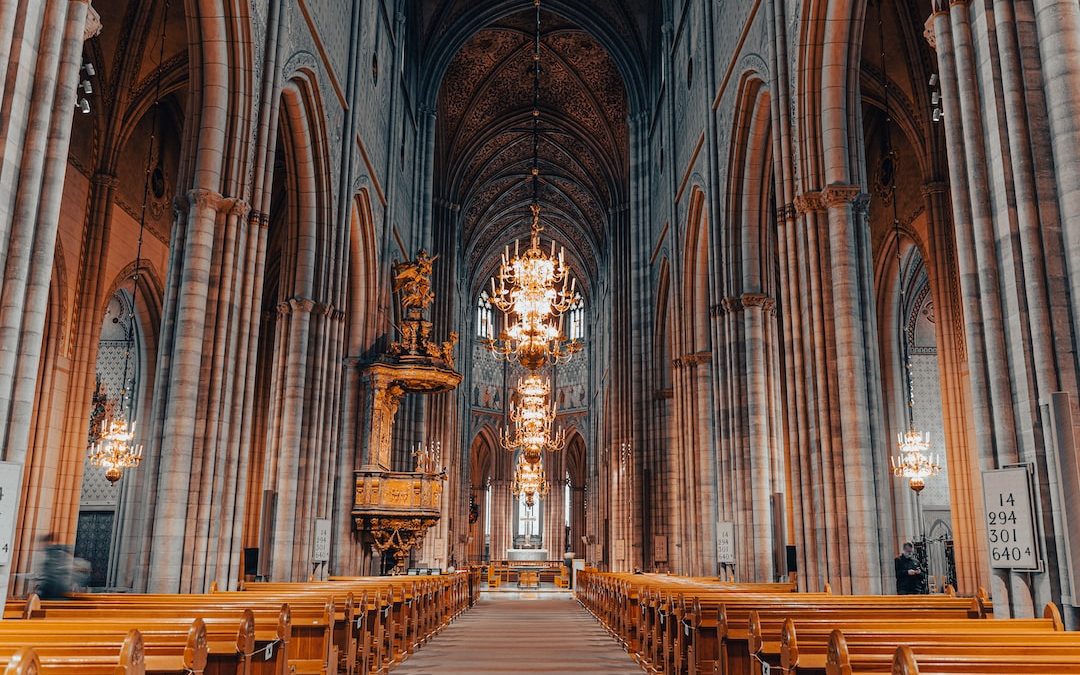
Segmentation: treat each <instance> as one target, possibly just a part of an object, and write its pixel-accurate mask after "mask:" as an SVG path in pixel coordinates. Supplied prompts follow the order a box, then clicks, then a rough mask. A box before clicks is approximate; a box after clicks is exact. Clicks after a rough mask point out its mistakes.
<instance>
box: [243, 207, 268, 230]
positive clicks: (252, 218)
mask: <svg viewBox="0 0 1080 675" xmlns="http://www.w3.org/2000/svg"><path fill="white" fill-rule="evenodd" d="M248 223H250V224H252V225H254V226H255V227H261V228H263V229H266V228H268V227H270V214H268V213H263V212H262V211H259V210H258V209H251V211H250V212H249V213H248Z"/></svg>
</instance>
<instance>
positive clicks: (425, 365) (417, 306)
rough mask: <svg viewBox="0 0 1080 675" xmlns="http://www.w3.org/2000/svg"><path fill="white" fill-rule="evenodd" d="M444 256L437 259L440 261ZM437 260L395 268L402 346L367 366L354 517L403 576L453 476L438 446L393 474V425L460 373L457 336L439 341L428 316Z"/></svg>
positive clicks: (453, 383)
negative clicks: (415, 401) (412, 400)
mask: <svg viewBox="0 0 1080 675" xmlns="http://www.w3.org/2000/svg"><path fill="white" fill-rule="evenodd" d="M436 257H437V256H436ZM436 257H431V256H429V255H428V254H427V252H426V251H420V253H419V254H418V255H417V258H416V260H413V261H408V262H403V263H396V264H395V265H394V268H393V274H394V293H395V295H396V296H397V300H398V306H399V308H400V314H401V321H400V323H399V324H398V326H397V327H396V330H397V336H398V339H397V341H395V342H393V343H391V345H390V347H389V348H388V349H387V350H386V351H385V352H384V353H382V354H379V355H378V356H376V357H375V358H374V359H372V360H370V361H368V362H367V363H364V364H362V365H361V366H360V369H361V375H362V382H363V384H364V388H365V392H366V396H367V405H366V406H365V409H366V413H365V420H364V423H363V424H364V432H365V433H364V438H365V439H366V442H367V447H366V448H365V453H364V457H365V460H364V465H363V466H362V467H361V469H360V470H359V471H357V472H356V495H355V499H354V503H353V520H354V522H355V523H356V529H357V531H358V532H361V533H364V532H366V533H369V534H370V535H371V540H372V545H373V546H374V547H375V549H376V550H377V551H379V552H380V553H384V554H385V553H388V552H391V553H392V554H393V555H394V557H395V560H396V562H397V566H396V568H395V569H396V570H397V571H403V569H404V567H405V565H406V562H407V561H408V557H409V552H410V551H411V550H412V549H413V548H415V547H416V546H418V545H419V544H420V542H421V541H422V539H423V537H424V533H425V532H427V530H428V528H429V527H431V525H433V524H434V523H435V522H436V521H438V519H439V515H440V498H441V496H442V488H443V481H445V480H446V473H445V471H443V469H442V464H441V451H438V450H436V447H435V446H432V447H429V448H419V449H417V451H416V452H414V453H413V456H414V458H415V460H416V461H415V466H414V467H413V469H414V470H413V471H407V472H402V471H391V459H390V458H391V450H392V441H393V430H394V420H395V418H396V416H397V411H398V407H399V406H400V404H401V400H402V398H403V397H404V396H405V395H406V394H411V393H412V394H415V393H419V394H433V393H439V392H446V391H451V390H453V389H455V388H456V387H457V386H458V384H460V383H461V374H460V373H458V372H457V371H456V370H454V347H455V345H456V344H457V334H456V333H454V332H451V333H450V339H449V340H448V341H445V342H436V341H434V340H433V339H432V323H431V322H430V321H428V320H427V318H426V316H425V314H426V312H427V309H428V307H429V306H430V305H431V303H432V302H433V301H434V299H435V296H434V294H433V293H432V291H431V267H432V264H433V263H434V262H435V258H436Z"/></svg>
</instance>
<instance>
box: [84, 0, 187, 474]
mask: <svg viewBox="0 0 1080 675" xmlns="http://www.w3.org/2000/svg"><path fill="white" fill-rule="evenodd" d="M168 14H169V0H165V2H164V3H163V7H162V10H161V33H160V35H159V41H158V62H157V65H158V75H157V81H156V83H155V89H154V105H153V107H152V108H151V117H150V141H149V143H147V147H146V164H145V166H144V172H143V196H142V209H141V210H140V212H139V239H138V243H137V244H136V246H135V265H134V271H133V272H132V274H131V307H130V311H129V313H128V324H127V327H126V330H125V335H124V342H125V350H124V371H123V379H122V380H121V385H120V400H119V402H118V404H117V406H116V411H115V413H114V414H112V415H111V416H110V418H109V419H103V420H102V422H101V431H100V433H97V434H94V436H95V437H96V440H95V441H94V442H93V443H92V444H91V445H90V449H89V452H88V455H87V459H88V461H89V462H90V465H91V466H95V467H98V468H101V469H105V479H106V480H108V481H109V482H110V483H114V484H115V483H116V482H117V481H119V480H120V479H121V478H122V477H123V475H124V471H125V470H126V469H134V468H135V467H137V466H139V464H141V463H142V457H143V446H142V444H141V443H136V442H135V421H134V419H132V418H133V417H134V416H135V392H134V391H132V390H133V388H134V383H133V382H132V381H131V380H130V379H129V374H130V371H131V368H132V365H131V359H132V351H133V350H134V349H135V303H136V300H137V299H138V296H139V271H140V269H141V268H142V247H143V235H144V234H145V233H146V211H147V206H148V202H149V200H150V176H151V174H152V173H153V172H154V167H153V164H154V145H155V143H156V141H157V129H158V113H159V110H160V108H161V83H162V77H163V75H164V70H163V69H162V68H161V66H162V64H164V63H165V38H166V27H167V26H168ZM158 157H159V160H160V153H159V155H158ZM99 388H100V387H99V386H95V389H99ZM96 412H97V409H96V406H95V414H96Z"/></svg>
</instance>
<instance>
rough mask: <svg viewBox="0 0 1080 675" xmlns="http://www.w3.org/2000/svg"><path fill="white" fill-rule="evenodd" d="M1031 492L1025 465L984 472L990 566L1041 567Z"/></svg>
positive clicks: (1012, 567) (1001, 567)
mask: <svg viewBox="0 0 1080 675" xmlns="http://www.w3.org/2000/svg"><path fill="white" fill-rule="evenodd" d="M1032 495H1033V491H1032V485H1031V472H1030V470H1029V468H1028V465H1026V464H1025V465H1021V466H1015V467H1008V468H1004V469H996V470H993V471H984V472H983V502H984V504H985V507H986V512H985V513H984V514H983V515H984V520H985V524H986V541H987V545H988V549H989V551H990V566H991V567H993V568H996V569H1012V570H1039V569H1041V567H1042V564H1041V561H1040V560H1039V546H1038V540H1037V538H1036V536H1035V534H1036V532H1037V530H1036V529H1035V506H1034V501H1033V500H1032Z"/></svg>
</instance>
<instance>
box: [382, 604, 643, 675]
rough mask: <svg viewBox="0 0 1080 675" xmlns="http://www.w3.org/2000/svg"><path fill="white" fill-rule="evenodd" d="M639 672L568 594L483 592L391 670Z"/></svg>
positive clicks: (432, 673)
mask: <svg viewBox="0 0 1080 675" xmlns="http://www.w3.org/2000/svg"><path fill="white" fill-rule="evenodd" d="M641 672H642V671H641V669H640V668H639V667H638V666H637V665H636V664H635V663H634V662H633V660H632V659H631V658H630V655H629V654H627V653H626V652H625V651H623V649H622V648H620V647H619V645H618V643H617V642H615V640H613V639H612V638H611V636H610V635H608V633H607V632H606V631H605V630H604V629H603V628H602V627H601V626H600V624H599V623H597V621H596V619H594V618H593V617H592V615H590V614H589V613H588V612H586V611H585V610H584V609H583V608H582V607H581V605H579V604H578V603H577V601H576V600H574V599H573V598H572V597H571V595H570V594H569V593H484V594H483V595H482V596H481V598H480V601H479V602H477V603H476V606H475V607H473V608H472V609H470V610H469V611H467V612H465V613H464V614H462V615H461V616H460V617H458V619H457V620H456V621H454V623H452V624H450V625H449V626H447V627H446V628H445V629H444V630H443V632H442V633H439V635H438V636H436V637H435V638H434V639H433V640H432V641H431V642H429V643H428V644H426V645H424V646H423V647H422V648H420V649H419V650H418V651H417V652H416V653H415V654H413V655H412V656H411V657H409V659H408V660H407V661H405V663H404V664H402V665H401V666H400V667H398V668H395V669H394V670H393V675H463V674H464V673H504V674H506V675H509V674H511V673H606V674H609V675H637V674H639V673H641Z"/></svg>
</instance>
